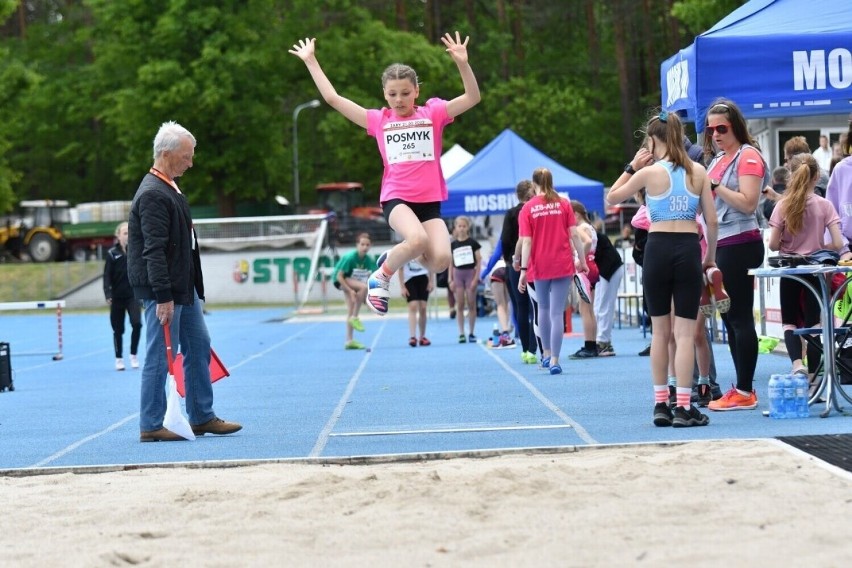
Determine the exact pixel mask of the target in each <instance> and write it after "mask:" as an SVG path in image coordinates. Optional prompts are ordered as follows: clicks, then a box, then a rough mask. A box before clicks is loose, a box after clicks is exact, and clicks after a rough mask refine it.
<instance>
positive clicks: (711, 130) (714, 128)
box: [704, 124, 730, 136]
mask: <svg viewBox="0 0 852 568" xmlns="http://www.w3.org/2000/svg"><path fill="white" fill-rule="evenodd" d="M704 130H705V131H706V132H707V134H709V135H710V136H713V134H714V133H716V132H718V133H719V134H727V133H728V130H730V127H728V126H727V125H725V124H720V125H719V126H708V127H707V128H705V129H704Z"/></svg>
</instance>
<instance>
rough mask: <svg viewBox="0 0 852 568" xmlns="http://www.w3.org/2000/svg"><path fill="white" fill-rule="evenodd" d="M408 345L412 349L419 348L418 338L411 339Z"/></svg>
mask: <svg viewBox="0 0 852 568" xmlns="http://www.w3.org/2000/svg"><path fill="white" fill-rule="evenodd" d="M408 344H409V345H410V346H411V347H417V338H416V337H412V338H410V339H409V340H408Z"/></svg>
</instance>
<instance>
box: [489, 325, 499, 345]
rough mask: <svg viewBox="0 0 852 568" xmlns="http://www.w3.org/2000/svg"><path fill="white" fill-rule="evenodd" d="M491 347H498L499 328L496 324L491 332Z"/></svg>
mask: <svg viewBox="0 0 852 568" xmlns="http://www.w3.org/2000/svg"><path fill="white" fill-rule="evenodd" d="M491 347H500V328H499V327H498V325H497V324H496V323H495V324H494V329H493V330H492V331H491Z"/></svg>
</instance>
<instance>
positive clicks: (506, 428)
mask: <svg viewBox="0 0 852 568" xmlns="http://www.w3.org/2000/svg"><path fill="white" fill-rule="evenodd" d="M560 428H573V426H571V425H570V424H553V425H550V426H544V425H542V426H482V427H479V428H476V427H474V428H432V429H427V430H389V431H387V432H368V431H365V432H341V433H340V434H329V436H330V437H332V438H336V437H341V438H342V437H348V436H400V435H403V434H455V433H463V432H505V431H510V430H558V429H560Z"/></svg>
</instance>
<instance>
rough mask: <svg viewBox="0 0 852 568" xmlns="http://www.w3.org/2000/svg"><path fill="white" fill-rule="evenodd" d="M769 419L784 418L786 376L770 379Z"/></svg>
mask: <svg viewBox="0 0 852 568" xmlns="http://www.w3.org/2000/svg"><path fill="white" fill-rule="evenodd" d="M768 390H769V417H770V418H784V375H772V376H771V377H769V389H768Z"/></svg>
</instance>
